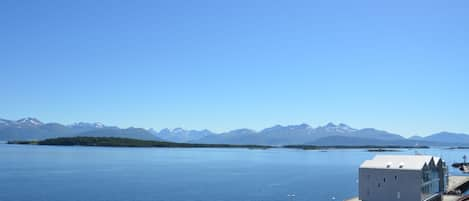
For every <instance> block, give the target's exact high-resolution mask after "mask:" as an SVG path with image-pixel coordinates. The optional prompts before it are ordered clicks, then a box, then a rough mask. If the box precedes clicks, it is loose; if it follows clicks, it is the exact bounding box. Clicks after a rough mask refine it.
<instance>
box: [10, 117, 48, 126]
mask: <svg viewBox="0 0 469 201" xmlns="http://www.w3.org/2000/svg"><path fill="white" fill-rule="evenodd" d="M15 123H16V124H17V125H19V126H41V125H44V123H42V122H41V121H39V120H37V119H36V118H32V117H27V118H22V119H19V120H18V121H16V122H15Z"/></svg>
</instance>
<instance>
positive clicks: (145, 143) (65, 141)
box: [8, 137, 272, 149]
mask: <svg viewBox="0 0 469 201" xmlns="http://www.w3.org/2000/svg"><path fill="white" fill-rule="evenodd" d="M8 143H9V144H37V145H57V146H102V147H174V148H177V147H180V148H249V149H268V148H272V147H271V146H261V145H229V144H190V143H174V142H164V141H151V140H137V139H130V138H117V137H61V138H52V139H46V140H41V141H10V142H8Z"/></svg>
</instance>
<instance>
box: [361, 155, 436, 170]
mask: <svg viewBox="0 0 469 201" xmlns="http://www.w3.org/2000/svg"><path fill="white" fill-rule="evenodd" d="M432 160H433V162H434V163H435V165H436V164H438V162H439V161H440V160H441V159H440V158H439V157H434V156H427V155H377V156H375V157H374V158H373V159H372V160H366V161H365V162H363V163H362V165H361V166H360V168H372V169H400V170H421V169H422V168H423V167H424V166H425V165H428V164H430V163H431V161H432Z"/></svg>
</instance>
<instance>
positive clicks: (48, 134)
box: [0, 117, 161, 141]
mask: <svg viewBox="0 0 469 201" xmlns="http://www.w3.org/2000/svg"><path fill="white" fill-rule="evenodd" d="M72 136H107V137H127V138H137V139H145V140H161V139H159V138H157V137H155V136H154V135H152V134H151V133H150V132H149V131H147V130H145V129H137V128H128V129H120V128H118V127H108V126H105V125H103V124H101V123H84V122H81V123H75V124H72V125H68V126H65V125H62V124H58V123H42V122H41V121H39V120H38V119H36V118H31V117H28V118H23V119H20V120H17V121H11V120H5V119H0V141H8V140H42V139H47V138H56V137H72Z"/></svg>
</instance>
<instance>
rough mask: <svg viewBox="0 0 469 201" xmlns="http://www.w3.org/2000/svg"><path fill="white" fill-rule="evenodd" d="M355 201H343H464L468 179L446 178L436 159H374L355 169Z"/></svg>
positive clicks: (444, 167) (403, 156) (388, 156)
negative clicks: (356, 195) (357, 193)
mask: <svg viewBox="0 0 469 201" xmlns="http://www.w3.org/2000/svg"><path fill="white" fill-rule="evenodd" d="M358 183H359V185H358V186H359V197H356V198H352V199H350V200H347V201H464V200H466V199H467V200H469V198H468V197H463V195H462V193H463V192H465V191H467V190H468V189H469V176H449V175H448V169H447V166H446V163H445V162H444V161H443V160H442V159H441V158H439V157H434V156H424V155H378V156H375V157H374V158H373V159H372V160H366V161H365V162H363V163H362V165H361V166H360V169H359V182H358Z"/></svg>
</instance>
